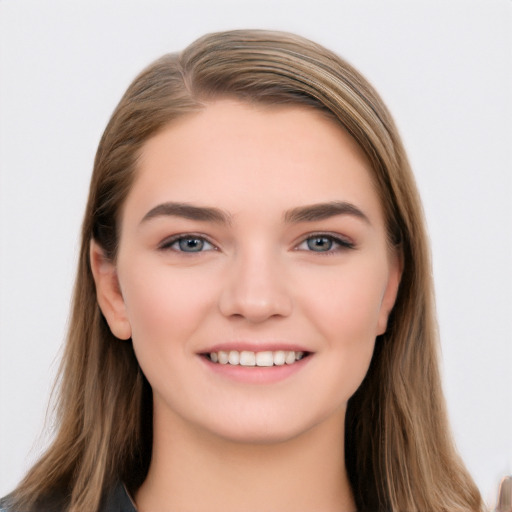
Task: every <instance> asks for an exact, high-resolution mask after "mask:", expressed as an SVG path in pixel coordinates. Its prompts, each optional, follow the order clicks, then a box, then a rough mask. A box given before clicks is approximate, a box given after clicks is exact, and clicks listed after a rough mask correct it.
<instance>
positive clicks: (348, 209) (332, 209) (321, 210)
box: [284, 201, 371, 224]
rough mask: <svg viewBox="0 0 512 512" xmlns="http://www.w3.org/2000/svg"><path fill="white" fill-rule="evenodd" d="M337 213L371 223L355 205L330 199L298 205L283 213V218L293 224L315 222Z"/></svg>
mask: <svg viewBox="0 0 512 512" xmlns="http://www.w3.org/2000/svg"><path fill="white" fill-rule="evenodd" d="M337 215H350V216H353V217H357V218H358V219H361V220H363V221H364V222H366V223H367V224H371V222H370V219H369V218H368V217H367V216H366V215H365V214H364V213H363V211H362V210H360V209H359V208H358V207H357V206H355V205H354V204H352V203H348V202H346V201H330V202H328V203H318V204H312V205H308V206H299V207H297V208H293V209H292V210H289V211H288V212H286V213H285V216H284V220H285V222H287V223H290V224H294V223H299V222H315V221H318V220H325V219H328V218H330V217H335V216H337Z"/></svg>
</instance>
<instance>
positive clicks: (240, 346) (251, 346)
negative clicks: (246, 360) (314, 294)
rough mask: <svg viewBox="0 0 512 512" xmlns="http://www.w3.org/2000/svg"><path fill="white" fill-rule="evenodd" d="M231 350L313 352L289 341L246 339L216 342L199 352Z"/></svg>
mask: <svg viewBox="0 0 512 512" xmlns="http://www.w3.org/2000/svg"><path fill="white" fill-rule="evenodd" d="M221 350H222V351H225V352H229V351H231V350H236V351H238V352H242V351H244V350H247V351H249V352H267V351H272V352H275V351H277V350H285V351H287V350H288V351H292V350H293V351H295V352H311V350H308V349H307V348H306V347H304V346H303V345H298V344H296V343H287V342H282V343H280V342H277V341H272V342H246V341H234V342H225V343H216V344H215V345H212V346H211V347H208V348H205V349H204V350H199V352H198V353H199V354H209V353H211V352H219V351H221Z"/></svg>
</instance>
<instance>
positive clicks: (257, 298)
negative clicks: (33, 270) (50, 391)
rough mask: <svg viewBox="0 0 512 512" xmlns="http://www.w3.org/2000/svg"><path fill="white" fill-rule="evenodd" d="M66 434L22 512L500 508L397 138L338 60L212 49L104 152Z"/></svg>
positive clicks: (176, 67)
mask: <svg viewBox="0 0 512 512" xmlns="http://www.w3.org/2000/svg"><path fill="white" fill-rule="evenodd" d="M59 399H60V401H59V415H58V421H59V426H58V430H57V433H56V436H55V440H54V441H53V443H52V445H51V446H50V447H49V449H48V451H47V452H46V453H45V454H44V455H43V457H42V458H41V459H40V461H39V462H38V463H37V464H36V465H35V466H34V467H33V468H32V469H31V470H30V472H29V473H28V475H27V476H26V478H25V479H24V480H23V481H22V482H21V484H20V485H19V487H18V488H17V489H16V490H15V491H14V492H13V493H12V494H11V495H10V496H9V497H8V498H7V499H6V500H5V505H4V506H6V507H7V509H8V510H9V511H12V512H17V511H27V510H29V511H39V510H45V511H48V510H55V511H64V510H69V511H74V512H79V511H80V512H91V511H97V510H99V511H110V510H112V511H113V510H116V511H122V512H133V511H135V510H137V511H138V512H151V511H158V512H165V511H178V510H179V511H181V512H183V511H190V512H192V511H209V512H215V511H223V512H229V511H240V510H244V511H249V512H250V511H276V510H279V511H282V512H286V511H309V510H321V511H325V512H328V511H346V512H349V511H350V512H353V511H355V510H358V511H369V512H373V511H393V512H398V511H400V512H402V511H407V512H415V511H416V512H420V511H421V512H427V511H428V512H437V511H439V512H440V511H445V512H448V511H449V512H455V511H478V510H482V503H481V498H480V496H479V493H478V491H477V489H476V487H475V485H474V483H473V482H472V480H471V478H470V476H469V475H468V473H467V471H466V470H465V468H464V466H463V464H462V463H461V461H460V459H459V458H458V456H457V454H456V451H455V449H454V446H453V442H452V440H451V438H450V435H449V428H448V423H447V417H446V412H445V405H444V400H443V396H442V392H441V387H440V378H439V372H438V362H437V332H436V323H435V316H434V305H433V296H432V278H431V271H430V261H429V249H428V244H427V238H426V235H425V228H424V221H423V218H422V212H421V205H420V201H419V198H418V193H417V190H416V187H415V184H414V179H413V176H412V174H411V171H410V168H409V164H408V162H407V158H406V156H405V153H404V150H403V147H402V144H401V142H400V139H399V136H398V134H397V130H396V128H395V126H394V124H393V121H392V119H391V117H390V115H389V113H388V111H387V110H386V108H385V106H384V105H383V104H382V101H381V100H380V98H379V97H378V96H377V94H376V93H375V91H374V90H373V89H372V87H371V86H370V85H369V84H368V83H367V82H366V81H365V80H364V78H363V77H361V75H360V74H359V73H357V72H356V71H355V70H354V69H353V68H352V67H350V66H349V65H348V64H347V63H346V62H344V61H343V60H341V59H340V58H339V57H337V56H336V55H334V54H333V53H331V52H329V51H328V50H326V49H324V48H322V47H321V46H319V45H317V44H314V43H312V42H310V41H307V40H305V39H302V38H300V37H297V36H294V35H290V34H283V33H274V32H264V31H234V32H226V33H219V34H213V35H208V36H205V37H204V38H202V39H200V40H198V41H196V42H195V43H193V44H192V45H191V46H189V47H188V48H187V49H186V50H185V51H183V52H182V53H180V54H172V55H167V56H164V57H163V58H161V59H160V60H158V61H157V62H155V63H153V64H152V65H151V66H149V67H148V68H147V69H146V70H145V71H143V72H142V74H141V75H139V76H138V77H137V78H136V79H135V81H134V82H133V83H132V84H131V86H130V87H129V89H128V91H127V92H126V94H125V95H124V97H123V98H122V100H121V102H120V103H119V105H118V106H117V108H116V110H115V112H114V114H113V116H112V118H111V120H110V122H109V124H108V126H107V128H106V130H105V133H104V135H103V137H102V140H101V142H100V145H99V148H98V152H97V155H96V161H95V166H94V173H93V177H92V182H91V188H90V195H89V201H88V205H87V210H86V213H85V220H84V224H83V232H82V246H81V253H80V262H79V269H78V277H77V281H76V288H75V296H74V306H73V316H72V321H71V325H70V330H69V339H68V344H67V348H66V352H65V355H64V360H63V365H62V374H61V381H60V395H59Z"/></svg>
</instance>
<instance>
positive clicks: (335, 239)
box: [158, 233, 355, 255]
mask: <svg viewBox="0 0 512 512" xmlns="http://www.w3.org/2000/svg"><path fill="white" fill-rule="evenodd" d="M315 239H316V240H320V239H323V240H327V241H328V242H329V243H330V247H329V248H328V249H326V250H320V251H315V250H313V249H311V246H309V245H308V242H309V241H313V240H315ZM187 240H188V241H192V240H193V241H197V242H201V243H202V244H203V247H204V244H208V245H210V246H211V248H210V249H208V251H211V250H214V251H216V250H218V249H217V247H216V246H215V245H214V244H213V243H212V242H210V241H209V240H208V239H207V238H206V237H204V236H202V235H195V234H193V233H190V234H181V235H176V236H173V237H171V238H169V239H166V240H164V241H163V242H162V243H161V244H160V245H159V246H158V249H160V250H162V251H165V250H173V251H175V252H181V253H188V254H197V253H200V252H205V251H204V250H203V247H201V249H200V250H198V251H194V250H192V251H185V250H182V249H181V248H180V249H178V248H173V245H175V244H179V243H180V242H182V241H187ZM302 245H306V247H307V248H302V249H301V246H302ZM333 245H334V246H335V247H332V246H333ZM354 248H355V244H354V243H353V242H351V241H349V240H346V239H344V238H341V237H339V236H335V235H331V234H329V233H313V234H311V235H309V236H307V237H306V238H304V239H303V240H302V242H300V244H298V245H297V246H296V248H295V250H297V251H306V252H316V253H318V254H326V255H327V254H333V253H335V252H339V251H343V250H347V249H354Z"/></svg>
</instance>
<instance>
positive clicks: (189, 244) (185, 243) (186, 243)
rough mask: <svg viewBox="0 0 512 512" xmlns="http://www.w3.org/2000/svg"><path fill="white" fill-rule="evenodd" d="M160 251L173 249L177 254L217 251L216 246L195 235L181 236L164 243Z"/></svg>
mask: <svg viewBox="0 0 512 512" xmlns="http://www.w3.org/2000/svg"><path fill="white" fill-rule="evenodd" d="M159 248H160V249H171V250H173V251H176V252H188V253H193V252H205V251H213V250H215V246H214V245H213V244H211V243H210V242H208V240H205V239H204V238H203V237H200V236H194V235H180V236H178V237H173V238H171V239H170V240H166V241H165V242H163V243H162V244H161V245H160V247H159Z"/></svg>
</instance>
